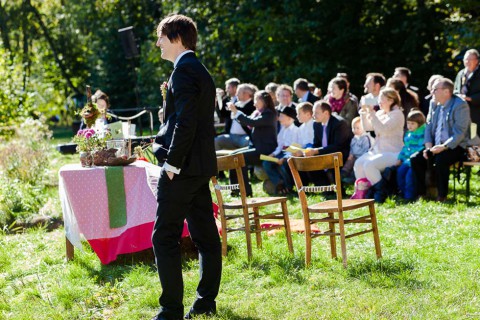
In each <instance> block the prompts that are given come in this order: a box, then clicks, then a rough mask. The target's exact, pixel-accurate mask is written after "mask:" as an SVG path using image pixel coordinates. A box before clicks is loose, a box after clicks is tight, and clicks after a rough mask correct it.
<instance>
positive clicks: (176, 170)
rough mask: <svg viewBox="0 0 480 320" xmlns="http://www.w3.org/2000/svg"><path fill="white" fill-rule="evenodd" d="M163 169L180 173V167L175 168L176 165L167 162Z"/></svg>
mask: <svg viewBox="0 0 480 320" xmlns="http://www.w3.org/2000/svg"><path fill="white" fill-rule="evenodd" d="M163 169H165V170H167V171H170V172H173V173H175V174H180V169H178V168H175V167H174V166H171V165H169V164H168V163H166V162H165V163H164V164H163Z"/></svg>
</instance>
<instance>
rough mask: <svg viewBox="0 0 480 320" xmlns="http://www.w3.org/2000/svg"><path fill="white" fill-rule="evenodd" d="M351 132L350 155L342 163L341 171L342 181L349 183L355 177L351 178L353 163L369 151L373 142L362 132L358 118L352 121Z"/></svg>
mask: <svg viewBox="0 0 480 320" xmlns="http://www.w3.org/2000/svg"><path fill="white" fill-rule="evenodd" d="M352 132H353V139H352V142H350V154H349V155H348V158H347V159H346V160H345V161H344V162H343V167H342V170H341V174H342V178H343V181H344V182H349V183H352V182H353V181H355V177H354V176H353V177H352V173H353V165H354V164H355V161H356V160H357V159H358V158H360V157H361V156H363V155H364V154H365V153H367V152H368V150H370V148H371V146H372V140H373V138H371V137H370V135H369V134H368V133H367V132H365V130H363V127H362V121H361V119H360V117H356V118H354V119H353V120H352Z"/></svg>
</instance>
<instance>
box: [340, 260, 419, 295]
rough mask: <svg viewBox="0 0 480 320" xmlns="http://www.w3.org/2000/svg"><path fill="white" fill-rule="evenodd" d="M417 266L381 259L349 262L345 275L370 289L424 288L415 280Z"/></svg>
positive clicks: (409, 262) (408, 262)
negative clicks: (365, 284) (367, 285)
mask: <svg viewBox="0 0 480 320" xmlns="http://www.w3.org/2000/svg"><path fill="white" fill-rule="evenodd" d="M416 269H417V266H416V264H415V262H413V261H412V260H399V259H394V258H393V259H392V258H382V259H380V260H364V261H359V262H354V261H353V262H351V263H349V265H348V268H347V270H346V271H347V274H348V276H349V277H351V278H356V279H359V280H361V281H364V282H366V283H367V284H369V285H370V286H372V287H385V288H389V287H407V288H411V289H419V288H424V287H426V286H427V285H428V284H427V282H425V281H421V280H419V279H417V272H416Z"/></svg>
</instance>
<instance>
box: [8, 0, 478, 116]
mask: <svg viewBox="0 0 480 320" xmlns="http://www.w3.org/2000/svg"><path fill="white" fill-rule="evenodd" d="M169 12H180V13H185V14H187V15H189V16H191V17H192V18H193V19H194V20H195V21H196V22H197V24H198V29H199V34H200V36H199V48H198V53H199V55H200V56H201V57H202V60H203V61H204V63H205V65H206V66H207V67H208V68H209V69H210V70H211V72H212V74H213V76H214V78H215V81H216V84H217V86H218V87H223V82H224V81H225V80H226V79H227V78H229V77H232V76H237V77H239V78H240V79H241V80H242V81H244V82H252V83H255V84H257V85H258V86H259V87H263V86H264V85H265V84H266V83H268V82H270V81H272V80H273V81H276V82H282V83H283V82H286V83H292V82H293V80H295V79H296V78H297V77H300V76H302V77H306V78H308V79H309V80H310V81H312V82H315V83H316V84H317V85H319V86H320V87H322V88H323V89H324V90H325V87H326V84H327V82H328V80H329V79H331V78H332V77H333V76H335V74H336V73H337V72H348V73H349V74H350V77H351V82H352V91H353V92H354V93H357V94H361V92H362V91H363V90H362V84H363V82H364V77H365V74H366V73H367V72H371V71H379V72H383V73H384V74H385V75H386V76H390V75H391V74H392V73H393V69H394V67H395V66H407V67H409V68H411V69H412V71H413V77H414V80H413V84H414V85H416V86H418V87H421V88H423V87H425V84H426V81H427V79H428V77H429V76H430V75H431V74H433V73H440V74H443V75H446V76H449V77H453V76H454V74H455V73H456V72H457V71H458V69H459V68H460V67H461V54H462V53H463V51H464V50H465V49H466V48H472V47H474V48H478V47H479V42H480V39H479V38H478V37H476V35H477V34H478V32H479V31H480V30H479V29H480V27H479V25H478V24H476V23H475V22H476V21H478V16H479V13H480V9H479V6H478V2H477V1H475V0H466V1H464V0H447V1H439V0H416V1H415V0H399V1H387V0H350V1H338V0H288V1H287V0H284V1H273V0H265V1H245V0H238V1H231V0H222V1H220V0H201V1H193V0H183V1H163V2H160V1H153V0H132V1H119V0H103V1H95V0H88V1H85V0H82V1H80V0H69V1H64V0H44V1H39V0H10V1H5V0H1V1H0V34H1V40H0V41H1V43H2V47H3V49H2V50H1V51H0V65H1V67H2V68H1V71H0V81H1V83H2V89H3V90H2V92H1V93H0V99H1V101H0V102H1V109H0V121H1V124H5V123H9V122H12V121H13V119H15V118H17V117H20V116H22V115H23V113H27V114H38V113H43V114H46V115H47V116H51V115H60V116H61V121H69V120H71V116H72V112H71V109H72V106H74V105H75V102H77V104H78V101H81V98H82V94H83V91H84V86H85V84H91V85H92V86H93V87H94V88H102V89H103V90H104V91H106V92H107V93H108V94H109V95H110V96H111V100H112V105H113V108H114V109H115V108H130V107H134V106H136V105H137V102H136V98H135V90H134V88H135V84H137V85H138V88H139V105H140V106H158V105H159V104H160V103H161V95H160V92H159V90H158V86H159V84H160V83H161V82H162V81H164V80H165V79H167V78H168V75H169V72H170V71H171V64H170V63H166V62H162V61H161V59H160V52H159V50H158V49H157V48H155V40H156V36H155V27H156V25H157V24H158V22H159V21H160V19H161V18H162V17H163V16H164V15H166V14H167V13H169ZM126 26H133V27H134V32H135V36H136V38H137V44H138V47H139V49H140V57H139V58H138V59H132V60H127V59H125V56H124V52H123V50H122V47H121V43H120V40H119V35H118V32H117V30H118V29H120V28H124V27H126ZM459 54H460V55H459ZM134 68H135V70H136V72H134V71H133V70H134ZM72 98H73V99H72ZM80 104H81V102H80Z"/></svg>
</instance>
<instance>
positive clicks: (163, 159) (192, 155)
mask: <svg viewBox="0 0 480 320" xmlns="http://www.w3.org/2000/svg"><path fill="white" fill-rule="evenodd" d="M157 35H158V41H157V46H158V47H160V49H161V50H162V59H164V60H169V61H171V62H173V63H174V70H173V72H172V74H171V76H170V79H169V81H168V87H167V97H166V111H165V113H164V114H165V121H164V122H163V124H162V126H161V128H160V131H159V133H158V134H157V137H156V139H155V140H156V143H157V144H159V145H161V147H160V148H158V150H157V152H156V153H155V155H156V157H157V159H158V160H159V162H160V163H163V167H162V171H161V174H160V179H159V182H158V197H157V201H158V209H157V218H156V221H155V226H154V230H153V234H152V243H153V250H154V252H155V260H156V264H157V268H158V274H159V278H160V283H161V285H162V289H163V291H162V294H161V296H160V299H159V302H160V306H161V308H160V312H159V313H158V314H157V315H156V316H155V317H154V318H153V319H182V318H183V311H184V310H183V279H182V262H181V255H180V245H179V240H180V237H181V234H182V229H183V221H184V219H185V218H186V219H187V222H188V228H189V231H190V234H191V237H192V240H193V242H194V243H195V245H196V246H197V248H198V250H199V253H200V282H199V284H198V287H197V298H196V300H195V302H194V303H193V306H192V308H191V309H190V311H189V312H188V313H187V314H186V315H185V319H191V318H192V317H194V316H195V315H197V314H206V315H211V314H213V313H215V312H216V303H215V298H216V296H217V294H218V290H219V286H220V277H221V269H222V259H221V245H220V239H219V236H218V230H217V227H216V224H215V220H214V217H213V212H212V198H211V195H210V189H209V180H210V177H212V176H214V175H216V174H217V165H216V163H217V162H216V156H215V148H214V137H215V129H214V123H213V114H214V108H215V84H214V82H213V80H212V77H211V76H210V74H209V72H208V70H207V69H206V68H205V67H204V66H203V65H202V64H201V63H200V62H199V61H198V59H197V57H196V55H195V53H194V50H195V48H196V42H197V28H196V25H195V23H194V22H193V21H192V20H191V19H190V18H188V17H186V16H183V15H169V16H167V17H166V18H165V19H163V20H162V21H161V22H160V24H159V25H158V28H157Z"/></svg>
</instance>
